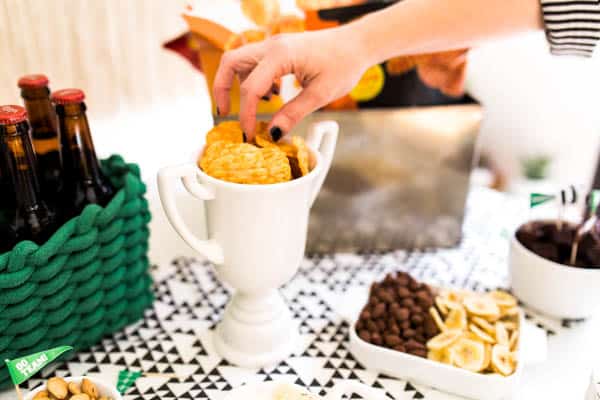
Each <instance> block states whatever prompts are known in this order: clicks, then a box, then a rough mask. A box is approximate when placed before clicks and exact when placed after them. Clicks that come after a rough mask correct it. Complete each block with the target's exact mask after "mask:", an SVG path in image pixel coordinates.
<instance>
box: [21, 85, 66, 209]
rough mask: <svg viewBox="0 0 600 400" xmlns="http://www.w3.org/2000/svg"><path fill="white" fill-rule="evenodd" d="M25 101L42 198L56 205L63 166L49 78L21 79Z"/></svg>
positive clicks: (60, 187) (60, 186) (22, 95)
mask: <svg viewBox="0 0 600 400" xmlns="http://www.w3.org/2000/svg"><path fill="white" fill-rule="evenodd" d="M18 84H19V87H20V88H21V97H22V98H23V101H24V103H25V108H26V109H27V116H28V117H27V118H28V120H29V125H30V127H31V140H32V143H33V149H34V150H35V154H36V158H37V165H38V176H39V178H40V187H41V189H42V194H43V195H44V196H45V197H46V199H47V200H50V201H51V202H52V203H54V204H56V202H57V201H58V196H59V193H60V191H61V189H62V177H61V171H62V162H61V157H60V142H59V139H58V126H57V120H56V113H55V111H54V107H52V103H51V102H50V90H49V89H48V78H47V77H46V76H45V75H41V74H36V75H26V76H23V77H21V78H20V79H19V82H18Z"/></svg>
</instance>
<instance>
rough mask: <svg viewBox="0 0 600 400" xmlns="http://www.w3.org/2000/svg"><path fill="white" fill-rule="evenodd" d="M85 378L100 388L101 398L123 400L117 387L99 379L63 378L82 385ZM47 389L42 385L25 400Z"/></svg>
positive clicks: (28, 394) (29, 399)
mask: <svg viewBox="0 0 600 400" xmlns="http://www.w3.org/2000/svg"><path fill="white" fill-rule="evenodd" d="M83 378H87V379H89V380H90V381H92V383H93V384H94V385H96V387H97V388H98V392H99V393H100V395H101V396H106V397H109V398H111V399H113V400H123V397H122V396H121V393H119V392H118V391H117V388H116V385H109V384H108V383H106V382H104V381H101V380H99V379H96V378H91V377H89V376H73V377H69V378H63V379H64V380H65V381H67V382H75V383H77V384H81V381H82V380H83ZM46 381H47V380H46ZM45 389H46V384H45V383H44V384H43V385H40V386H39V387H38V388H37V389H34V390H32V391H31V392H29V393H27V395H26V396H25V400H31V399H33V396H35V395H36V394H37V393H38V392H41V391H42V390H45Z"/></svg>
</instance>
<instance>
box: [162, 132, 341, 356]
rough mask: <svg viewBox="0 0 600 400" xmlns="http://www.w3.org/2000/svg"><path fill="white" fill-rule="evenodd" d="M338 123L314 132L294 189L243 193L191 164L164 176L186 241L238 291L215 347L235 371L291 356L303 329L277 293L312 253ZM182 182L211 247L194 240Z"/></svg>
mask: <svg viewBox="0 0 600 400" xmlns="http://www.w3.org/2000/svg"><path fill="white" fill-rule="evenodd" d="M338 129H339V128H338V125H337V123H335V122H333V121H324V122H319V123H316V124H314V125H312V126H311V128H310V129H309V133H308V136H307V140H306V142H307V145H308V147H309V149H310V150H311V151H310V153H311V154H310V162H311V166H312V167H313V168H312V170H311V171H310V173H309V174H307V175H305V176H303V177H301V178H298V179H294V180H292V181H289V182H284V183H277V184H271V185H244V184H237V183H231V182H225V181H222V180H218V179H215V178H213V177H211V176H209V175H207V174H205V173H204V172H203V171H202V170H200V168H198V166H197V164H196V161H197V160H196V159H194V160H193V161H192V162H190V163H187V164H183V165H179V166H171V167H166V168H163V169H161V170H160V171H159V173H158V190H159V194H160V198H161V202H162V205H163V208H164V210H165V213H166V215H167V217H168V219H169V221H170V222H171V224H172V225H173V227H174V228H175V230H176V231H177V232H178V233H179V235H180V236H181V237H182V238H183V240H185V241H186V242H187V243H188V244H189V245H190V246H191V247H192V248H194V249H195V250H196V251H197V252H198V253H200V254H201V255H203V256H205V257H206V258H207V259H208V260H209V261H211V262H212V263H213V264H214V265H215V271H216V273H217V276H218V277H219V279H221V280H222V281H223V282H225V283H227V284H228V285H230V286H231V287H232V288H234V289H235V292H234V294H233V296H232V298H231V300H230V302H229V304H228V305H227V307H226V308H225V312H224V314H223V318H222V320H221V322H220V323H219V324H218V326H217V328H216V331H215V334H214V336H213V337H214V345H215V348H216V350H217V351H218V352H219V354H220V355H221V356H223V357H224V358H225V359H226V360H227V361H229V362H231V363H232V364H235V365H238V366H243V367H261V366H266V365H271V364H274V363H276V362H278V361H281V360H283V359H285V358H286V357H287V356H289V355H290V354H291V352H292V351H293V348H294V346H295V345H296V344H297V338H298V335H299V334H298V325H297V323H295V322H294V320H293V318H292V314H291V312H290V310H289V309H288V307H287V305H286V304H285V302H284V300H283V299H282V297H281V296H280V294H279V293H278V288H279V287H280V286H282V285H283V284H285V283H286V282H288V281H289V280H290V279H291V278H292V277H293V276H294V275H295V274H296V272H297V271H298V268H299V266H300V263H301V261H302V258H303V256H304V249H305V245H306V231H307V228H308V216H309V211H310V208H311V206H312V204H313V202H314V201H315V198H316V197H317V194H318V193H319V190H320V189H321V186H322V185H323V181H324V180H325V176H326V175H327V172H328V170H329V167H330V166H331V160H332V158H333V153H334V151H335V144H336V141H337V135H338ZM177 181H182V183H183V185H184V186H185V188H186V189H187V190H188V192H189V193H190V194H192V195H193V196H194V197H196V198H198V199H199V200H200V201H199V202H198V212H203V210H202V208H204V212H205V215H206V228H207V229H206V231H207V234H208V240H201V239H199V238H197V237H196V236H194V234H193V233H192V232H191V231H190V229H189V228H188V226H187V225H186V223H185V221H184V220H183V218H182V216H181V214H180V213H179V210H178V209H177V205H176V202H175V200H176V196H175V193H176V188H175V185H176V183H177Z"/></svg>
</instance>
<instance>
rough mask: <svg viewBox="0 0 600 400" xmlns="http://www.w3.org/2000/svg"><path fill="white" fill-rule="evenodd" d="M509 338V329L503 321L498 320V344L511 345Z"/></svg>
mask: <svg viewBox="0 0 600 400" xmlns="http://www.w3.org/2000/svg"><path fill="white" fill-rule="evenodd" d="M509 340H510V339H509V337H508V331H507V330H506V328H505V327H504V324H503V323H502V322H496V342H497V343H498V344H503V345H505V346H509Z"/></svg>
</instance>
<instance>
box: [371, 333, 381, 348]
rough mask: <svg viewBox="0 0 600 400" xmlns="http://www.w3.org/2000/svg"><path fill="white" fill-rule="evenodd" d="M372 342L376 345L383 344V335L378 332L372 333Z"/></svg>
mask: <svg viewBox="0 0 600 400" xmlns="http://www.w3.org/2000/svg"><path fill="white" fill-rule="evenodd" d="M371 343H373V344H374V345H376V346H381V344H382V343H383V341H382V340H381V335H380V334H379V333H377V332H375V333H372V334H371Z"/></svg>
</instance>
